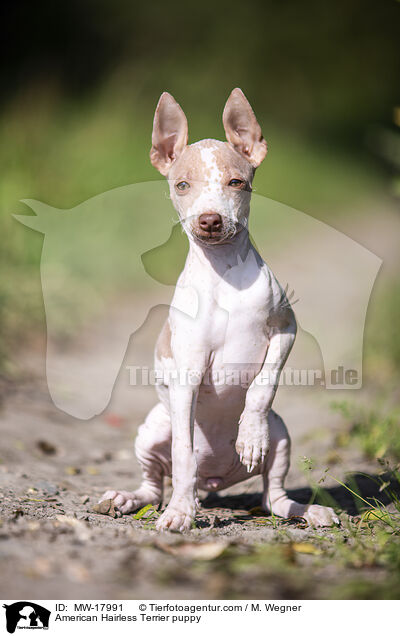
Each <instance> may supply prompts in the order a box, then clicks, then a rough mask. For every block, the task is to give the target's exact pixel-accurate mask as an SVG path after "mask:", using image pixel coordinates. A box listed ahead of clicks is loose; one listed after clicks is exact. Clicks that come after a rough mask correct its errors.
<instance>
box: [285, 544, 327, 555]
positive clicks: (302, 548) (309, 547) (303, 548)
mask: <svg viewBox="0 0 400 636" xmlns="http://www.w3.org/2000/svg"><path fill="white" fill-rule="evenodd" d="M292 550H294V551H295V552H298V553H300V554H314V555H318V554H322V550H320V549H319V548H316V547H315V545H313V544H312V543H303V542H302V543H292Z"/></svg>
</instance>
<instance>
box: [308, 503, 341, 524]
mask: <svg viewBox="0 0 400 636" xmlns="http://www.w3.org/2000/svg"><path fill="white" fill-rule="evenodd" d="M303 517H304V518H305V519H306V520H307V522H308V523H309V525H310V526H314V527H323V526H333V525H339V524H340V521H339V517H338V516H337V514H336V513H335V511H334V510H333V508H328V507H326V506H319V505H318V504H313V505H312V506H308V508H307V510H306V511H305V513H304V514H303Z"/></svg>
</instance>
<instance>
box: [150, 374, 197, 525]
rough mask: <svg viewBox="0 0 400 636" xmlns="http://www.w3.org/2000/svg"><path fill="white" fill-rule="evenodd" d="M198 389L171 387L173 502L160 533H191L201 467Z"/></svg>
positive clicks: (181, 385)
mask: <svg viewBox="0 0 400 636" xmlns="http://www.w3.org/2000/svg"><path fill="white" fill-rule="evenodd" d="M197 394H198V387H194V386H190V385H188V384H180V383H179V382H178V381H176V382H173V383H172V384H171V385H170V387H169V397H170V412H171V427H172V451H171V456H172V486H173V493H172V497H171V500H170V502H169V504H168V506H167V508H166V509H165V511H164V512H163V514H162V515H161V517H159V519H158V520H157V523H156V528H157V530H176V531H180V532H184V531H186V530H190V528H191V526H192V522H193V520H194V517H195V513H196V482H197V464H196V458H195V455H194V451H193V435H194V414H195V407H196V400H197Z"/></svg>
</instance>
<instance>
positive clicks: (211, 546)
mask: <svg viewBox="0 0 400 636" xmlns="http://www.w3.org/2000/svg"><path fill="white" fill-rule="evenodd" d="M156 546H157V548H159V549H160V550H162V551H163V552H167V554H172V555H173V556H181V557H184V558H188V559H193V560H198V561H212V560H213V559H216V558H218V557H219V556H220V555H221V554H222V553H223V552H224V551H225V549H226V547H227V544H226V543H225V542H223V541H208V542H207V543H188V542H183V543H178V544H174V545H170V544H168V543H162V542H160V541H158V542H156Z"/></svg>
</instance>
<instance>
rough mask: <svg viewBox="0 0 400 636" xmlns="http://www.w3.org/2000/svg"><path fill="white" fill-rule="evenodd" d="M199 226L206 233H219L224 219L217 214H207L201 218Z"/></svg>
mask: <svg viewBox="0 0 400 636" xmlns="http://www.w3.org/2000/svg"><path fill="white" fill-rule="evenodd" d="M199 225H200V227H201V229H202V230H203V231H204V232H210V233H211V232H219V231H220V229H221V228H222V218H221V215H220V214H217V213H216V212H206V213H205V214H201V215H200V216H199Z"/></svg>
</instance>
